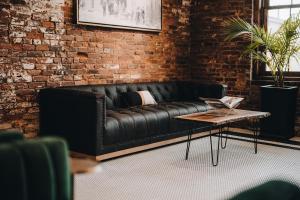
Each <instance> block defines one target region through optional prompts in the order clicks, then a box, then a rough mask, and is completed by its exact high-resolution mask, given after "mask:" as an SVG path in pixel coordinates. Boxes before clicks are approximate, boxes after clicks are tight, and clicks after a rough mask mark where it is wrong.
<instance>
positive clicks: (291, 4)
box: [262, 0, 300, 72]
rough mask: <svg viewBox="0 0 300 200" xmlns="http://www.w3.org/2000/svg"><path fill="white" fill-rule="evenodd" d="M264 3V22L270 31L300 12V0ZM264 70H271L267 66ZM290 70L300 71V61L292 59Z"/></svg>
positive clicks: (266, 0) (265, 0)
mask: <svg viewBox="0 0 300 200" xmlns="http://www.w3.org/2000/svg"><path fill="white" fill-rule="evenodd" d="M262 3H263V4H264V5H263V6H262V8H263V16H264V17H263V23H264V24H265V27H267V29H268V31H270V32H275V31H277V30H278V28H279V27H280V26H281V24H282V22H283V21H284V20H286V19H287V18H289V17H290V16H294V15H297V14H298V13H299V12H300V0H264V1H262ZM299 42H300V41H299ZM264 71H269V70H268V68H266V67H265V69H264ZM290 72H300V63H298V62H297V61H296V60H295V59H294V58H292V59H291V61H290Z"/></svg>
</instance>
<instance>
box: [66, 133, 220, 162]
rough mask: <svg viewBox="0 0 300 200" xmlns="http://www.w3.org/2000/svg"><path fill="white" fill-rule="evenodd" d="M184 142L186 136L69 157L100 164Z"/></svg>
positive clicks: (206, 134)
mask: <svg viewBox="0 0 300 200" xmlns="http://www.w3.org/2000/svg"><path fill="white" fill-rule="evenodd" d="M217 132H218V130H217V129H215V130H212V133H217ZM208 135H209V131H204V132H200V133H195V134H193V136H192V139H198V138H203V137H206V136H208ZM186 140H187V136H181V137H178V138H173V139H169V140H164V141H160V142H155V143H151V144H146V145H143V146H138V147H133V148H129V149H124V150H121V151H115V152H112V153H107V154H103V155H98V156H92V155H88V154H83V153H78V152H74V151H71V152H70V155H71V157H75V158H87V159H92V160H96V161H99V162H100V161H105V160H110V159H113V158H117V157H122V156H125V155H129V154H134V153H138V152H142V151H147V150H152V149H155V148H160V147H164V146H168V145H172V144H177V143H181V142H185V141H186Z"/></svg>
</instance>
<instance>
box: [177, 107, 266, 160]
mask: <svg viewBox="0 0 300 200" xmlns="http://www.w3.org/2000/svg"><path fill="white" fill-rule="evenodd" d="M269 116H270V113H268V112H259V111H250V110H240V109H226V108H222V109H214V110H209V111H207V112H200V113H193V114H189V115H182V116H178V117H175V118H176V119H178V120H183V121H187V122H189V123H191V122H192V123H191V124H197V123H201V124H207V125H208V126H209V137H210V149H211V160H212V165H213V166H217V165H218V163H219V151H220V146H221V149H225V148H226V145H227V139H228V137H227V136H228V135H227V133H228V130H229V125H230V124H231V123H233V122H239V121H243V120H249V121H251V122H252V129H253V135H254V137H253V138H254V139H253V143H254V152H255V154H256V153H257V136H258V133H259V121H260V119H262V118H265V117H269ZM226 127H227V130H226V131H225V132H224V129H225V128H226ZM213 129H218V132H217V133H212V130H213ZM189 130H190V131H189V133H188V140H187V148H186V156H185V159H186V160H187V159H188V156H189V150H190V143H191V139H192V134H193V131H194V128H193V127H191V128H190V129H189ZM215 134H216V135H217V136H218V146H217V155H216V156H217V158H216V160H215V159H214V152H213V144H212V135H215ZM223 135H225V137H224V136H223ZM223 138H224V139H225V142H224V144H223Z"/></svg>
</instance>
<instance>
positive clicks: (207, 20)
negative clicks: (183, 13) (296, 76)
mask: <svg viewBox="0 0 300 200" xmlns="http://www.w3.org/2000/svg"><path fill="white" fill-rule="evenodd" d="M258 3H259V1H258V0H227V1H224V0H211V1H204V0H194V1H193V4H192V6H191V52H190V58H191V59H190V63H191V70H192V78H193V79H194V80H198V79H199V80H206V81H212V82H221V83H224V84H227V85H228V89H229V94H230V95H239V96H244V97H245V101H244V102H243V104H242V105H241V107H242V108H247V109H256V110H257V109H259V108H260V85H266V84H272V82H268V83H266V82H262V83H258V82H253V81H252V80H251V72H252V69H251V62H250V59H248V58H241V57H240V55H241V53H242V51H243V47H244V46H245V45H246V44H247V43H245V42H244V41H242V40H241V39H236V40H234V41H232V42H225V41H224V38H225V35H224V25H225V24H224V21H225V20H226V19H228V18H230V17H240V18H242V19H245V20H247V21H248V22H252V21H253V22H255V23H258V21H259V13H258V12H259V10H258ZM292 84H295V83H292ZM297 85H299V83H297ZM298 96H299V98H298V105H297V119H296V133H297V134H298V135H300V92H299V95H298Z"/></svg>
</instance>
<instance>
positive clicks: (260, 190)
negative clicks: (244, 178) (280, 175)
mask: <svg viewBox="0 0 300 200" xmlns="http://www.w3.org/2000/svg"><path fill="white" fill-rule="evenodd" d="M299 199H300V188H299V187H297V186H296V185H294V184H292V183H288V182H285V181H279V180H274V181H269V182H267V183H264V184H262V185H259V186H257V187H255V188H252V189H249V190H247V191H244V192H242V193H240V194H238V195H236V196H235V197H233V198H231V200H299Z"/></svg>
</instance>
